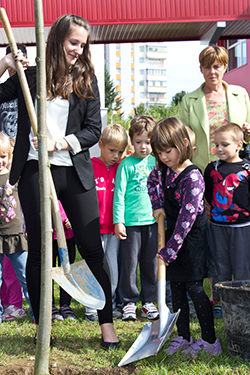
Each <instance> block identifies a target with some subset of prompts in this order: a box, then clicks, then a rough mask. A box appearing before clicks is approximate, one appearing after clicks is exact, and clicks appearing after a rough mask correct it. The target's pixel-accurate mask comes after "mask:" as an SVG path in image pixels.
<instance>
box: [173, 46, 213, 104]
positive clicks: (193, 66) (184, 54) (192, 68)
mask: <svg viewBox="0 0 250 375" xmlns="http://www.w3.org/2000/svg"><path fill="white" fill-rule="evenodd" d="M166 45H167V47H168V63H167V81H168V91H167V97H168V104H170V103H171V100H172V97H173V96H174V95H175V94H177V93H178V92H180V91H182V90H184V91H186V92H191V91H193V90H195V89H196V88H198V87H199V86H200V85H201V84H202V82H203V76H202V74H201V72H200V66H199V53H200V52H201V51H202V50H203V49H204V48H205V47H206V45H204V44H200V42H199V41H194V42H167V43H166Z"/></svg>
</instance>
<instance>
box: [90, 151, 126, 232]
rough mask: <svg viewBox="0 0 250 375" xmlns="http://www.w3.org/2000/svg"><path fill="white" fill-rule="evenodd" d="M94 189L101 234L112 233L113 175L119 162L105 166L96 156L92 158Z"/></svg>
mask: <svg viewBox="0 0 250 375" xmlns="http://www.w3.org/2000/svg"><path fill="white" fill-rule="evenodd" d="M92 163H93V168H94V175H95V183H96V190H97V195H98V202H99V212H100V224H101V234H114V224H113V196H114V187H115V175H116V171H117V168H118V165H119V163H115V164H113V165H110V166H107V165H106V164H105V163H103V161H101V160H100V159H98V158H95V157H94V158H92Z"/></svg>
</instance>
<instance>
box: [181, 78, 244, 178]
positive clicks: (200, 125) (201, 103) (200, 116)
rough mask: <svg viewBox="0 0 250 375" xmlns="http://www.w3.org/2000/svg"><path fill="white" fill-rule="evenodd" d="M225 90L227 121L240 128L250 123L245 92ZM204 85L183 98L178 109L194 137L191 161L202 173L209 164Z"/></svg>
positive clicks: (229, 88) (237, 87)
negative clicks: (194, 147)
mask: <svg viewBox="0 0 250 375" xmlns="http://www.w3.org/2000/svg"><path fill="white" fill-rule="evenodd" d="M223 85H224V86H225V88H226V95H227V105H228V121H230V122H234V123H236V124H238V125H240V126H242V125H243V123H244V122H248V123H250V103H249V96H248V93H247V91H246V90H245V89H244V88H243V87H240V86H234V85H228V84H227V83H226V82H223ZM203 86H204V83H203V84H202V85H201V86H200V87H199V88H198V89H197V90H195V91H193V92H191V93H189V94H187V95H185V96H184V98H183V100H182V104H181V109H180V119H181V121H182V122H183V124H184V125H187V126H189V127H190V128H191V129H192V130H193V131H194V132H195V136H196V142H195V143H196V151H195V152H194V155H193V157H192V161H193V163H194V164H196V165H197V166H198V167H199V168H201V170H202V171H204V169H205V167H206V166H207V164H208V163H209V161H210V160H209V121H208V114H207V107H206V99H205V94H204V92H203V90H202V88H203Z"/></svg>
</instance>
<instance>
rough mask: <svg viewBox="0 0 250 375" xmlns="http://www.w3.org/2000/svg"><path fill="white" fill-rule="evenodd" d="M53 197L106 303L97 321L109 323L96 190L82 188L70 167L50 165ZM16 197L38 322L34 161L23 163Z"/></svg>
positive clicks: (107, 284) (108, 291)
mask: <svg viewBox="0 0 250 375" xmlns="http://www.w3.org/2000/svg"><path fill="white" fill-rule="evenodd" d="M51 173H52V177H53V180H54V184H55V188H56V192H57V197H58V199H60V201H61V202H62V205H63V208H64V210H65V212H66V215H67V217H68V219H69V221H70V222H71V225H72V229H73V232H74V235H75V237H76V241H77V243H79V245H80V246H79V251H80V253H81V256H82V257H83V258H84V259H85V261H86V263H87V264H88V266H89V268H90V270H91V271H92V272H93V274H94V276H95V277H96V279H97V281H98V282H99V283H100V285H101V286H102V288H103V291H104V294H105V297H106V304H105V306H104V308H103V310H99V311H98V317H99V323H100V324H103V323H111V322H112V299H111V286H110V281H109V278H108V276H107V274H106V272H105V271H104V268H103V249H102V245H101V239H100V222H99V208H98V199H97V194H96V189H95V188H93V189H91V190H88V191H85V190H84V188H83V186H82V184H81V182H80V180H79V178H78V176H77V174H76V172H75V169H74V168H73V167H58V166H51ZM18 189H19V197H20V202H21V205H22V209H23V212H24V217H25V223H26V228H27V234H28V247H29V253H28V260H27V266H26V278H27V286H28V291H29V296H30V301H31V305H32V309H33V312H34V315H35V321H36V323H38V322H39V305H40V282H41V222H40V193H39V173H38V162H37V161H34V160H31V161H28V162H27V163H26V166H25V168H24V170H23V172H22V176H21V178H20V181H19V184H18Z"/></svg>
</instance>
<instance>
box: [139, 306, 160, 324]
mask: <svg viewBox="0 0 250 375" xmlns="http://www.w3.org/2000/svg"><path fill="white" fill-rule="evenodd" d="M141 316H142V317H143V318H147V319H150V320H155V319H158V318H159V311H158V310H157V308H156V307H155V305H154V304H153V303H152V302H146V303H145V304H144V305H143V306H142V309H141Z"/></svg>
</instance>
